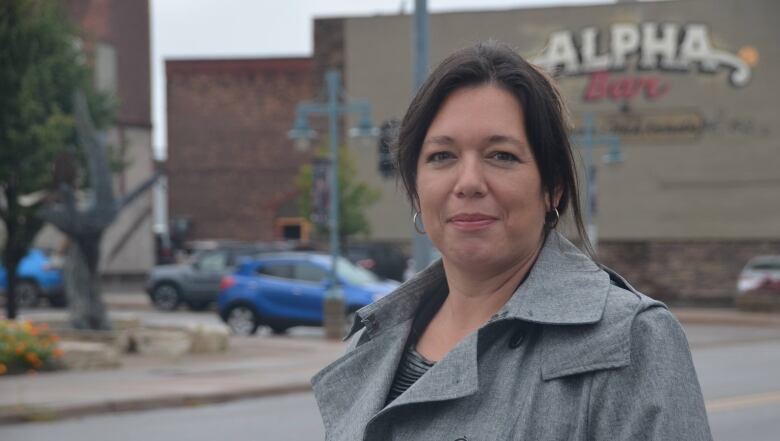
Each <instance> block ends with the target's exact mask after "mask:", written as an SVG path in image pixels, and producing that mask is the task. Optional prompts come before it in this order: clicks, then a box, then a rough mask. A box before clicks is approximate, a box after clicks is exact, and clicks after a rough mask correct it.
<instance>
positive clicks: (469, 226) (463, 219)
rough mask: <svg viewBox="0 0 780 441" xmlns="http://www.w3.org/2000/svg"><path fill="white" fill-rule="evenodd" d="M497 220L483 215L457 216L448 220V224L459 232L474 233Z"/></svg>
mask: <svg viewBox="0 0 780 441" xmlns="http://www.w3.org/2000/svg"><path fill="white" fill-rule="evenodd" d="M496 220H497V219H496V218H495V217H493V216H488V215H484V214H458V215H455V216H453V217H452V218H451V219H450V223H452V225H454V226H455V227H456V228H458V229H459V230H463V231H475V230H481V229H483V228H487V227H489V226H490V225H492V224H493V223H494V222H495V221H496Z"/></svg>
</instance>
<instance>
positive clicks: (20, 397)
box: [0, 336, 346, 425]
mask: <svg viewBox="0 0 780 441" xmlns="http://www.w3.org/2000/svg"><path fill="white" fill-rule="evenodd" d="M345 347H346V345H345V344H344V343H341V342H331V341H325V340H323V339H321V338H317V337H270V336H269V337H262V336H261V337H232V338H231V341H230V349H229V350H228V351H227V352H224V353H212V354H197V355H185V356H182V357H179V358H171V357H163V356H141V355H138V354H133V355H125V356H123V357H122V367H121V368H119V369H113V370H100V371H63V372H51V373H42V374H33V375H19V376H9V377H0V425H2V424H8V423H18V422H25V421H46V420H53V419H59V418H66V417H75V416H83V415H89V414H95V413H104V412H113V411H126V410H142V409H152V408H160V407H177V406H194V405H201V404H208V403H218V402H224V401H231V400H238V399H244V398H256V397H262V396H269V395H278V394H284V393H291V392H299V391H307V390H309V389H310V385H309V379H310V378H311V377H312V376H313V375H314V374H315V373H317V371H319V370H320V369H322V368H323V367H324V366H326V365H327V364H328V363H330V362H331V361H333V360H335V359H336V358H338V357H339V356H341V355H342V354H343V353H344V350H345Z"/></svg>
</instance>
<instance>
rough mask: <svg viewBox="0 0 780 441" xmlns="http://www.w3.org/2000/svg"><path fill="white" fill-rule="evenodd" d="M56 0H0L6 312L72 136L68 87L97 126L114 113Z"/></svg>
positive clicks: (0, 213) (12, 307) (10, 312)
mask: <svg viewBox="0 0 780 441" xmlns="http://www.w3.org/2000/svg"><path fill="white" fill-rule="evenodd" d="M65 16H66V14H65V13H64V11H63V10H62V8H61V5H60V2H55V1H48V0H3V1H2V2H0V218H2V221H3V223H4V225H5V230H6V243H5V247H4V249H3V256H2V260H3V265H4V266H5V268H6V270H7V272H8V290H7V292H8V294H7V295H8V300H7V301H6V310H7V316H8V317H9V318H15V317H16V301H15V296H14V290H15V287H16V270H17V267H18V264H19V262H20V261H21V259H22V258H23V257H24V256H25V254H27V250H28V249H29V247H30V245H31V243H32V241H33V239H34V238H35V236H36V235H37V234H38V232H39V231H40V229H41V228H42V227H43V225H44V221H43V220H42V219H40V218H39V217H38V216H36V213H37V212H38V210H39V208H40V207H41V206H42V204H43V203H44V201H45V200H46V198H47V196H46V195H47V194H48V192H47V191H46V190H48V189H50V188H51V187H52V185H53V182H52V164H53V163H54V161H55V158H57V157H59V156H60V155H61V154H62V153H63V152H65V151H67V150H68V149H71V150H73V151H74V152H75V154H74V156H75V157H77V158H78V157H83V155H81V153H80V152H79V149H78V144H77V143H76V137H77V135H76V126H75V120H74V117H73V93H74V91H75V90H77V89H79V90H83V91H84V93H85V96H86V101H87V102H88V106H89V107H90V113H91V114H92V115H93V119H94V123H95V125H96V126H98V127H105V126H107V125H108V124H109V123H110V121H111V120H112V118H113V111H112V109H113V104H112V102H111V99H110V98H109V97H108V96H106V95H103V94H101V93H99V92H98V91H96V90H95V88H94V86H93V82H92V78H91V71H90V69H89V67H88V66H87V65H86V63H85V61H84V56H83V54H82V53H81V51H80V50H79V48H78V45H77V42H78V37H77V33H76V30H75V28H74V27H73V26H72V25H71V24H70V23H69V22H67V21H66V19H65V18H64V17H65Z"/></svg>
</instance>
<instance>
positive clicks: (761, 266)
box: [751, 262, 780, 271]
mask: <svg viewBox="0 0 780 441" xmlns="http://www.w3.org/2000/svg"><path fill="white" fill-rule="evenodd" d="M751 269H754V270H763V271H780V262H759V263H755V264H753V265H751Z"/></svg>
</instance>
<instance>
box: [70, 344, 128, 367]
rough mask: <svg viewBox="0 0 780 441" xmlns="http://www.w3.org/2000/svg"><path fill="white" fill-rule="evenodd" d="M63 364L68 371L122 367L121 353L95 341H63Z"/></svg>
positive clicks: (108, 345) (110, 346)
mask: <svg viewBox="0 0 780 441" xmlns="http://www.w3.org/2000/svg"><path fill="white" fill-rule="evenodd" d="M59 347H60V349H62V351H63V355H62V359H61V362H62V364H63V365H65V367H66V368H67V369H73V370H89V369H112V368H118V367H120V365H121V362H120V361H119V352H118V351H117V350H116V349H115V348H114V347H113V345H110V344H106V343H100V342H93V341H73V340H62V341H60V343H59Z"/></svg>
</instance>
